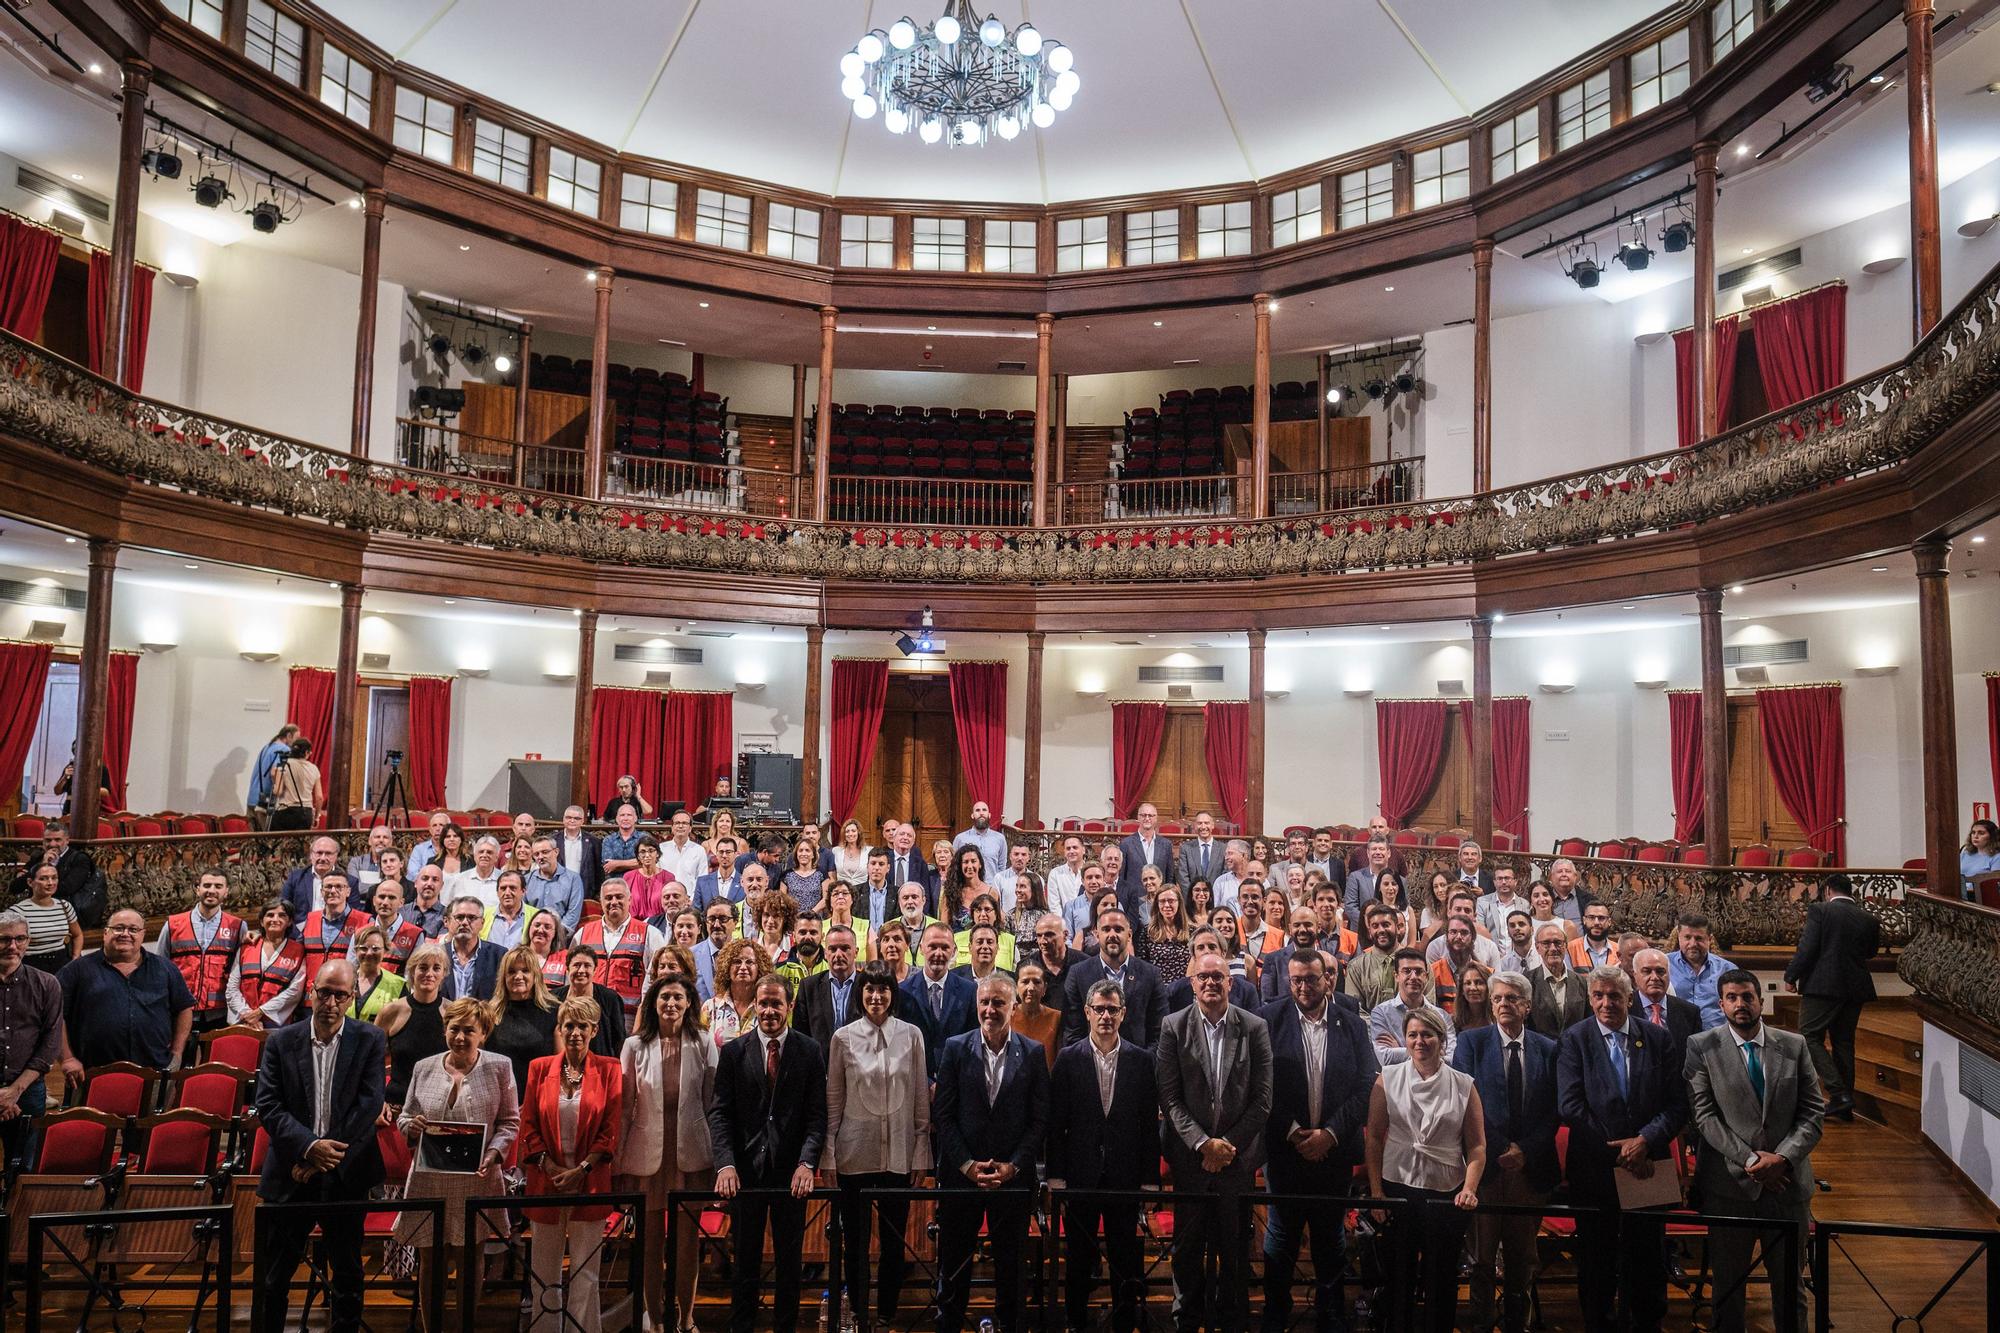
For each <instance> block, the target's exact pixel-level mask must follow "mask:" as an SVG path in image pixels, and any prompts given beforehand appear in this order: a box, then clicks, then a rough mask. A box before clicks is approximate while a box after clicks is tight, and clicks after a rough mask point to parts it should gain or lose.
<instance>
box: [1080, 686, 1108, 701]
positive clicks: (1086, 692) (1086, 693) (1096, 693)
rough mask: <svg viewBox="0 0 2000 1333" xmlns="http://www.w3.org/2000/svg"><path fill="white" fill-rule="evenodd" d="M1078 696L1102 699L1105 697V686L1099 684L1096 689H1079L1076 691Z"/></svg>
mask: <svg viewBox="0 0 2000 1333" xmlns="http://www.w3.org/2000/svg"><path fill="white" fill-rule="evenodd" d="M1076 697H1077V698H1079V699H1102V698H1103V697H1104V688H1103V687H1102V686H1099V687H1098V688H1097V689H1094V690H1093V689H1079V690H1077V692H1076Z"/></svg>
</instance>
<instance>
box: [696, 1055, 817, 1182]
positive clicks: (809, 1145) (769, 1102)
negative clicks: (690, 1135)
mask: <svg viewBox="0 0 2000 1333" xmlns="http://www.w3.org/2000/svg"><path fill="white" fill-rule="evenodd" d="M708 1134H709V1140H710V1143H711V1146H712V1147H713V1149H714V1152H715V1166H716V1169H717V1170H721V1169H722V1168H723V1167H725V1166H730V1167H735V1168H736V1173H737V1174H738V1175H739V1176H741V1177H742V1178H743V1184H744V1185H745V1186H748V1187H751V1188H758V1187H763V1188H770V1187H772V1186H777V1185H784V1184H788V1183H790V1181H791V1178H792V1170H793V1168H795V1167H798V1166H802V1165H803V1166H810V1167H818V1166H819V1154H820V1149H821V1148H822V1147H824V1146H825V1144H826V1052H825V1051H823V1050H822V1049H821V1048H820V1046H819V1043H817V1042H815V1041H814V1040H813V1039H812V1038H811V1037H808V1036H807V1035H806V1034H805V1033H803V1032H791V1033H787V1034H786V1036H785V1044H784V1046H783V1047H782V1048H781V1049H780V1050H779V1052H778V1084H777V1086H776V1087H775V1088H774V1087H772V1086H771V1085H770V1084H769V1083H767V1082H766V1081H765V1079H764V1038H763V1035H762V1034H761V1033H759V1032H757V1031H756V1030H755V1029H752V1030H751V1031H749V1032H746V1033H744V1034H743V1035H742V1036H740V1037H738V1038H736V1040H734V1041H732V1042H730V1043H729V1044H728V1045H727V1046H724V1047H723V1048H722V1055H721V1058H720V1059H719V1060H718V1061H717V1062H716V1067H715V1099H714V1100H713V1101H712V1102H710V1103H709V1108H708Z"/></svg>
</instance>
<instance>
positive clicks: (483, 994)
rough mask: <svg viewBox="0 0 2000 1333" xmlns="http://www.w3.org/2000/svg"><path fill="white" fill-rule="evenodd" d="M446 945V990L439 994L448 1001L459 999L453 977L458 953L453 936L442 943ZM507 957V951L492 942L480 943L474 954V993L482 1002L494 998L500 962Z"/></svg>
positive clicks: (484, 941) (447, 937)
mask: <svg viewBox="0 0 2000 1333" xmlns="http://www.w3.org/2000/svg"><path fill="white" fill-rule="evenodd" d="M441 942H442V943H443V945H444V950H445V953H444V988H443V989H442V990H440V991H439V992H438V994H439V995H440V996H441V997H442V998H444V999H447V1000H456V999H458V998H459V994H458V990H457V982H456V981H455V979H454V977H453V968H452V963H453V961H454V960H455V959H456V958H457V956H458V951H457V950H456V949H454V948H453V947H452V943H451V936H449V935H447V936H445V937H444V938H443V940H442V941H441ZM506 956H507V950H506V949H504V948H502V947H501V946H500V945H498V944H495V943H494V942H493V941H492V940H481V941H479V947H478V948H477V949H475V950H473V953H472V993H473V995H474V996H475V997H476V998H478V999H481V1000H490V999H492V998H493V988H494V987H495V986H497V985H498V984H499V982H500V960H501V959H503V958H505V957H506Z"/></svg>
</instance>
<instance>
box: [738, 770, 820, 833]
mask: <svg viewBox="0 0 2000 1333" xmlns="http://www.w3.org/2000/svg"><path fill="white" fill-rule="evenodd" d="M804 775H805V767H804V765H803V764H801V763H800V761H799V757H798V756H797V755H795V754H739V755H737V756H736V794H737V795H738V796H741V797H742V798H743V803H744V805H745V806H746V807H747V808H748V809H749V810H752V811H757V810H765V811H768V814H767V815H766V817H767V818H774V819H775V818H780V817H782V818H783V819H785V820H807V819H810V818H812V816H811V814H810V813H808V812H805V811H801V810H800V809H799V802H800V800H801V799H802V795H803V789H802V785H801V784H802V783H803V781H804ZM767 797H768V800H767V799H766V798H767Z"/></svg>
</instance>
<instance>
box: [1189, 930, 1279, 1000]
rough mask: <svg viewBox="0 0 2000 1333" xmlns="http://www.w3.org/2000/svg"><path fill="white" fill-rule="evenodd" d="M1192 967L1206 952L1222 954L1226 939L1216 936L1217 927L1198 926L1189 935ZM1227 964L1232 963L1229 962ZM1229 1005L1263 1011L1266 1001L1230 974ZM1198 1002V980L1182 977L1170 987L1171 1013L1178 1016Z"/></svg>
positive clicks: (1190, 964) (1242, 981)
mask: <svg viewBox="0 0 2000 1333" xmlns="http://www.w3.org/2000/svg"><path fill="white" fill-rule="evenodd" d="M1188 951H1189V955H1190V956H1189V959H1188V962H1189V966H1193V962H1194V959H1196V958H1199V957H1201V955H1203V954H1205V953H1221V952H1222V937H1221V936H1219V935H1217V934H1216V933H1215V928H1214V927H1213V926H1196V927H1195V928H1194V934H1192V935H1190V936H1188ZM1224 961H1225V962H1227V961H1228V960H1227V959H1225V960H1224ZM1229 1002H1230V1003H1231V1004H1233V1005H1235V1006H1236V1007H1237V1008H1239V1009H1249V1010H1252V1011H1257V1010H1262V1009H1263V1007H1264V1002H1263V1001H1262V999H1260V998H1259V997H1258V994H1257V988H1256V987H1255V986H1253V985H1251V984H1250V983H1249V981H1247V980H1246V979H1244V978H1242V977H1239V976H1237V975H1235V974H1234V973H1231V974H1230V977H1229ZM1193 1003H1194V978H1192V977H1179V978H1177V979H1175V980H1174V981H1173V982H1171V983H1169V984H1168V986H1167V1012H1168V1013H1169V1014H1177V1013H1179V1012H1180V1011H1181V1010H1183V1009H1186V1008H1187V1007H1188V1006H1190V1005H1192V1004H1193Z"/></svg>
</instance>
